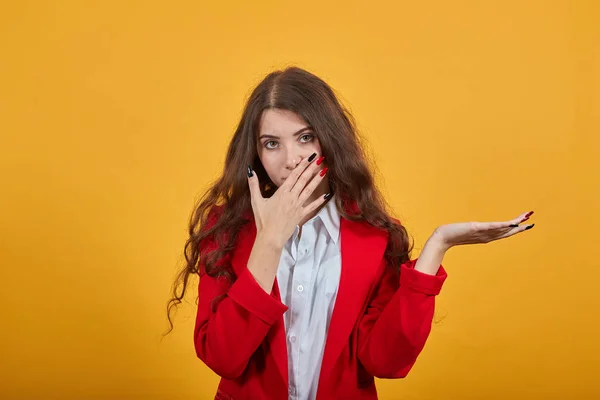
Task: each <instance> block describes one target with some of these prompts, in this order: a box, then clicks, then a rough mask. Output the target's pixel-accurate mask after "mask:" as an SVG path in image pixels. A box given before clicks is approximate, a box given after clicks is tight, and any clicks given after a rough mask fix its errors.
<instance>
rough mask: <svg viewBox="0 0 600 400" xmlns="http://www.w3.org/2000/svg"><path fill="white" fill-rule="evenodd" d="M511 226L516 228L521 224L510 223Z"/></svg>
mask: <svg viewBox="0 0 600 400" xmlns="http://www.w3.org/2000/svg"><path fill="white" fill-rule="evenodd" d="M509 226H510V227H511V228H516V227H517V226H519V224H512V225H509Z"/></svg>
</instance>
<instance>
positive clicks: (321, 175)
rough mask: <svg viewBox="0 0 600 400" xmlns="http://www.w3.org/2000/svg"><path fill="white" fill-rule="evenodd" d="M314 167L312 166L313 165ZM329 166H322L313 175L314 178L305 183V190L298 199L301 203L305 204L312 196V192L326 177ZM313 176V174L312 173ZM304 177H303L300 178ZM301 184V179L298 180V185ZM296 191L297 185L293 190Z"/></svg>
mask: <svg viewBox="0 0 600 400" xmlns="http://www.w3.org/2000/svg"><path fill="white" fill-rule="evenodd" d="M311 167H312V166H311ZM317 168H318V167H317ZM327 170H328V168H322V169H320V170H318V172H317V173H316V175H314V176H313V177H312V180H311V181H310V183H309V184H308V185H305V187H304V190H302V192H301V193H300V194H299V195H298V201H299V203H300V204H304V202H305V201H306V200H307V199H308V198H309V197H310V195H311V194H313V192H314V191H315V190H316V189H317V187H318V186H319V184H320V183H321V182H322V181H323V179H325V176H326V174H327ZM307 173H308V171H307ZM311 176H312V174H311ZM300 179H302V177H301V178H300ZM299 185H300V180H298V184H297V186H299ZM295 191H296V187H294V189H293V192H295Z"/></svg>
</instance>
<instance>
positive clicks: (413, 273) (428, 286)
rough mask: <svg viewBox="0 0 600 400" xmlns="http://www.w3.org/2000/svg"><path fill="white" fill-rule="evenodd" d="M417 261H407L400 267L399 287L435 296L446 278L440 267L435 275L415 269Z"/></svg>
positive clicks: (443, 270)
mask: <svg viewBox="0 0 600 400" xmlns="http://www.w3.org/2000/svg"><path fill="white" fill-rule="evenodd" d="M416 263H417V259H415V260H411V261H408V262H406V263H404V264H402V266H400V287H405V288H408V289H412V290H415V291H417V292H421V293H425V294H428V295H433V296H436V295H438V294H439V293H440V291H441V290H442V286H443V285H444V281H445V280H446V278H447V277H448V274H447V273H446V270H445V269H444V267H443V266H442V265H440V268H439V270H438V272H437V274H436V275H429V274H425V273H423V272H420V271H417V270H416V269H415V264H416Z"/></svg>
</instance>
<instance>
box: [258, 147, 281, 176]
mask: <svg viewBox="0 0 600 400" xmlns="http://www.w3.org/2000/svg"><path fill="white" fill-rule="evenodd" d="M259 158H260V162H261V163H262V165H263V167H264V168H265V171H267V174H268V175H269V177H270V178H271V180H273V178H274V177H276V176H277V175H278V173H279V169H280V162H279V160H278V159H277V154H275V153H269V152H266V151H264V152H260V153H259Z"/></svg>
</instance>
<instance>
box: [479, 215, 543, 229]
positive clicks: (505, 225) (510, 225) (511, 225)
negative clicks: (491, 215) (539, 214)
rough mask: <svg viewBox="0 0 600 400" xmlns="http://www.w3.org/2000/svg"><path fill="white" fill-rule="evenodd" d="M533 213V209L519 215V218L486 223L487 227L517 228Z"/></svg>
mask: <svg viewBox="0 0 600 400" xmlns="http://www.w3.org/2000/svg"><path fill="white" fill-rule="evenodd" d="M532 214H533V211H529V212H526V213H523V214H521V215H519V216H518V217H517V218H515V219H512V220H510V221H503V222H488V224H487V225H486V228H487V229H503V228H516V227H518V226H519V224H520V223H522V222H525V221H527V220H528V219H529V217H530V216H531V215H532Z"/></svg>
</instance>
